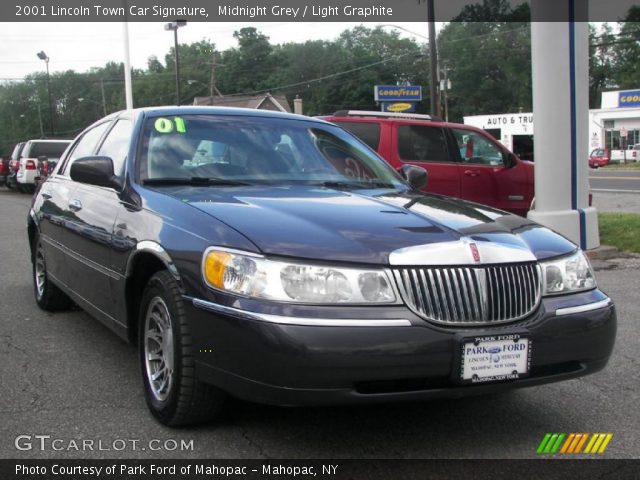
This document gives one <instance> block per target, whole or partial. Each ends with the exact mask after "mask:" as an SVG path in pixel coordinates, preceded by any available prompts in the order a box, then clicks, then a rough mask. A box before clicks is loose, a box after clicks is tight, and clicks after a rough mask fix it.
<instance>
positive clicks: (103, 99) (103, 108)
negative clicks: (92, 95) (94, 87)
mask: <svg viewBox="0 0 640 480" xmlns="http://www.w3.org/2000/svg"><path fill="white" fill-rule="evenodd" d="M100 93H102V113H104V116H105V117H106V116H107V100H106V99H105V96H104V79H103V78H101V79H100Z"/></svg>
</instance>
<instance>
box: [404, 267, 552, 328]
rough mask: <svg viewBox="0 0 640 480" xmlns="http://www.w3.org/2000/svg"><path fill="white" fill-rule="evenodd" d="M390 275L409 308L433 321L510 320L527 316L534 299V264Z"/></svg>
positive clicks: (537, 280) (538, 292)
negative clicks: (392, 276)
mask: <svg viewBox="0 0 640 480" xmlns="http://www.w3.org/2000/svg"><path fill="white" fill-rule="evenodd" d="M393 274H394V277H395V280H396V283H397V285H398V289H399V290H400V294H401V295H402V298H403V300H404V301H405V303H406V304H407V305H408V306H409V308H411V309H412V310H413V311H414V312H415V313H417V314H418V315H420V316H421V317H423V318H425V319H427V320H430V321H433V322H437V323H443V324H452V325H464V324H469V325H483V324H495V323H502V322H510V321H514V320H518V319H520V318H523V317H525V316H527V315H528V314H530V313H531V312H533V311H534V310H535V309H536V307H537V306H538V303H539V302H540V296H541V285H540V268H539V267H538V265H537V264H536V263H521V264H510V265H489V266H484V267H421V268H398V269H394V271H393Z"/></svg>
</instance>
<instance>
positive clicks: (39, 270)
mask: <svg viewBox="0 0 640 480" xmlns="http://www.w3.org/2000/svg"><path fill="white" fill-rule="evenodd" d="M31 263H32V275H31V277H32V279H33V294H34V296H35V298H36V303H37V304H38V306H39V307H40V308H41V309H43V310H46V311H48V312H55V311H58V310H66V309H68V308H71V306H72V305H73V302H72V301H71V299H70V298H69V297H68V296H67V294H66V293H64V292H63V291H62V290H60V289H59V288H58V287H57V286H56V285H55V284H54V283H53V282H52V281H51V279H50V278H49V276H48V275H47V263H46V259H45V256H44V249H43V248H42V243H41V242H40V238H39V237H37V236H36V238H35V240H34V242H33V258H32V262H31Z"/></svg>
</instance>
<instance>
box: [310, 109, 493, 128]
mask: <svg viewBox="0 0 640 480" xmlns="http://www.w3.org/2000/svg"><path fill="white" fill-rule="evenodd" d="M317 118H320V119H322V120H326V121H328V122H332V123H335V122H359V123H392V122H393V123H399V124H402V125H431V126H438V127H450V128H463V129H465V130H472V131H474V132H480V133H482V134H487V133H486V131H485V130H482V129H481V128H477V127H474V126H473V125H468V124H466V123H452V122H446V121H444V120H442V119H441V118H440V117H435V116H431V115H420V114H415V115H414V114H410V113H406V114H397V113H395V112H394V113H387V112H376V111H359V110H355V111H347V110H339V111H337V112H335V113H334V114H333V115H321V116H319V117H317Z"/></svg>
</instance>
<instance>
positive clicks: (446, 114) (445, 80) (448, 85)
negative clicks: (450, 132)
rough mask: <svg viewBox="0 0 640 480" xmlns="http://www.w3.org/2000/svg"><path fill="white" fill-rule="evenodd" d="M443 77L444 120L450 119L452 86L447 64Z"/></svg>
mask: <svg viewBox="0 0 640 480" xmlns="http://www.w3.org/2000/svg"><path fill="white" fill-rule="evenodd" d="M442 77H443V78H442V79H441V80H440V91H441V92H442V97H443V100H444V120H445V122H448V121H449V89H450V88H451V80H449V69H448V68H447V66H446V65H445V66H444V68H443V69H442Z"/></svg>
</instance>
